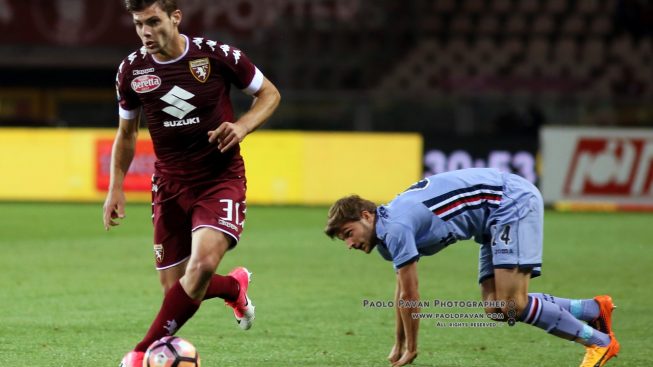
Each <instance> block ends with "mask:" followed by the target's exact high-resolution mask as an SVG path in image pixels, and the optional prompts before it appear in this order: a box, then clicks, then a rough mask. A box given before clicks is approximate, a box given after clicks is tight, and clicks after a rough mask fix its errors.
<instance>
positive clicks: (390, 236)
mask: <svg viewBox="0 0 653 367" xmlns="http://www.w3.org/2000/svg"><path fill="white" fill-rule="evenodd" d="M384 242H385V245H386V247H387V248H388V251H389V252H390V255H391V256H392V264H393V266H394V268H395V270H398V269H400V268H402V267H403V266H405V265H408V264H410V263H412V262H413V261H416V260H418V259H419V252H418V251H417V245H416V244H415V234H414V233H413V231H411V230H410V228H408V227H407V226H405V225H403V224H400V223H393V224H392V225H390V226H388V227H387V235H386V237H385V241H384Z"/></svg>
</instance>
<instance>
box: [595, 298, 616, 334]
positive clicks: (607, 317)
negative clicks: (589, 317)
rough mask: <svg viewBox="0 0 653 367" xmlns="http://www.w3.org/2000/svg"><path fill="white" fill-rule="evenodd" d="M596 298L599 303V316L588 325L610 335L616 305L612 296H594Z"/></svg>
mask: <svg viewBox="0 0 653 367" xmlns="http://www.w3.org/2000/svg"><path fill="white" fill-rule="evenodd" d="M594 300H595V301H596V303H598V304H599V317H597V318H596V319H594V320H593V321H591V322H588V325H589V326H591V327H593V328H594V329H596V330H598V331H600V332H602V333H605V334H608V335H610V334H612V310H614V309H615V307H616V306H615V305H614V303H613V302H612V297H610V296H608V295H602V296H596V297H594Z"/></svg>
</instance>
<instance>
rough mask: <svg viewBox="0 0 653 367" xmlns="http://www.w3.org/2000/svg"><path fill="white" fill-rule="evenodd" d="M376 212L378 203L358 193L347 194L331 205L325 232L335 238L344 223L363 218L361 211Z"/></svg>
mask: <svg viewBox="0 0 653 367" xmlns="http://www.w3.org/2000/svg"><path fill="white" fill-rule="evenodd" d="M363 211H368V212H370V213H374V212H375V211H376V204H374V203H373V202H371V201H369V200H365V199H363V198H362V197H360V196H358V195H350V196H345V197H343V198H341V199H339V200H338V201H336V202H335V203H333V205H331V208H329V214H328V216H327V218H328V219H327V226H326V228H325V229H324V233H326V235H327V236H329V237H331V238H334V237H335V236H336V235H338V232H340V229H341V228H342V226H343V225H345V224H346V223H348V222H356V221H359V220H360V219H361V212H363Z"/></svg>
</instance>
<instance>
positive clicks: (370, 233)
mask: <svg viewBox="0 0 653 367" xmlns="http://www.w3.org/2000/svg"><path fill="white" fill-rule="evenodd" d="M338 237H339V238H340V239H341V240H343V241H345V244H346V245H347V247H348V248H349V249H355V250H360V251H363V252H365V253H366V254H369V253H370V252H371V251H372V249H373V248H374V246H375V245H376V235H375V232H374V214H372V213H370V212H368V211H363V212H362V213H361V219H360V220H357V221H355V222H347V223H345V224H344V225H343V226H342V228H341V230H340V234H339V235H338Z"/></svg>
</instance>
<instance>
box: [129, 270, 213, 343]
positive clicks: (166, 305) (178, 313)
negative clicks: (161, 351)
mask: <svg viewBox="0 0 653 367" xmlns="http://www.w3.org/2000/svg"><path fill="white" fill-rule="evenodd" d="M200 303H201V301H195V300H193V299H192V298H190V297H189V296H188V294H186V291H184V288H182V287H181V283H179V282H177V283H175V285H173V286H172V288H170V290H168V293H166V295H165V297H164V298H163V304H162V305H161V309H160V310H159V314H158V315H156V318H155V319H154V321H152V325H151V326H150V329H149V330H148V331H147V334H146V335H145V337H144V338H143V340H141V342H140V343H138V345H136V348H134V350H136V351H139V352H144V351H145V350H146V349H147V347H149V346H150V344H152V343H153V342H154V341H156V340H158V339H160V338H162V337H164V336H166V335H173V334H174V333H175V332H177V330H179V328H181V327H182V326H183V325H184V324H185V323H186V321H188V319H190V318H191V317H193V315H194V314H195V311H197V309H198V308H199V307H200Z"/></svg>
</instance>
